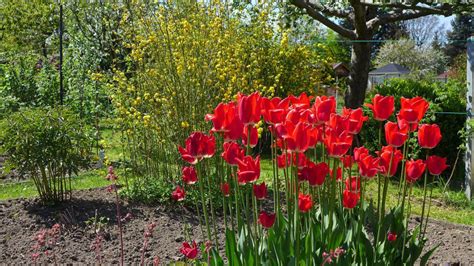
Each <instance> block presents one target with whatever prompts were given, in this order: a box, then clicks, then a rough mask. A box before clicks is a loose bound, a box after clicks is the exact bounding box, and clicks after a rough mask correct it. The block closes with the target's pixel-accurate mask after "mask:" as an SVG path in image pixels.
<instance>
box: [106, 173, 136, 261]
mask: <svg viewBox="0 0 474 266" xmlns="http://www.w3.org/2000/svg"><path fill="white" fill-rule="evenodd" d="M106 178H107V180H109V181H110V182H112V184H111V185H110V186H109V187H108V191H109V192H113V193H114V194H115V205H116V207H117V224H118V229H119V237H120V265H123V259H124V253H123V229H122V215H121V214H120V198H119V195H118V188H117V179H118V176H117V175H116V174H115V172H114V168H113V167H112V166H109V172H108V174H107V176H106ZM129 218H131V214H130V213H127V215H126V216H125V217H124V219H125V220H126V219H129Z"/></svg>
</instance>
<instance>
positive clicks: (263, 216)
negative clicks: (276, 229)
mask: <svg viewBox="0 0 474 266" xmlns="http://www.w3.org/2000/svg"><path fill="white" fill-rule="evenodd" d="M275 218H276V215H275V213H266V212H264V211H261V212H260V215H259V216H258V222H259V223H260V224H261V225H262V226H263V227H264V228H266V229H269V228H271V227H272V226H273V224H274V223H275Z"/></svg>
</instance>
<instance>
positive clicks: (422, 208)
mask: <svg viewBox="0 0 474 266" xmlns="http://www.w3.org/2000/svg"><path fill="white" fill-rule="evenodd" d="M429 153H430V150H427V151H426V159H425V162H426V161H427V160H428V156H429ZM427 184H428V169H425V178H424V182H423V205H422V207H421V221H420V230H421V229H423V222H425V206H426V193H427V189H426V187H427ZM422 237H423V235H422V234H421V233H420V239H421V238H422Z"/></svg>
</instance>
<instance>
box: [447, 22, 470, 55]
mask: <svg viewBox="0 0 474 266" xmlns="http://www.w3.org/2000/svg"><path fill="white" fill-rule="evenodd" d="M451 25H452V28H453V29H452V30H451V31H449V32H448V41H447V45H446V49H445V52H446V55H447V56H448V57H449V63H450V64H451V63H453V62H454V59H455V58H456V57H457V56H458V55H459V54H461V53H464V52H465V51H466V40H467V38H469V37H470V36H471V34H473V33H474V15H457V16H456V18H455V19H454V20H453V21H452V22H451Z"/></svg>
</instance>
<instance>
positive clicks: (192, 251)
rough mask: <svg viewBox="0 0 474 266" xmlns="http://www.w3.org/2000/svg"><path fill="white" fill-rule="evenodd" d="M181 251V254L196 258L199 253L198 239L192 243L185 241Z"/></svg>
mask: <svg viewBox="0 0 474 266" xmlns="http://www.w3.org/2000/svg"><path fill="white" fill-rule="evenodd" d="M179 251H180V252H181V254H183V255H184V256H186V258H188V259H191V260H193V259H195V258H196V257H197V255H198V253H199V249H198V246H197V244H196V241H193V243H192V244H191V245H190V244H189V243H188V242H183V246H182V247H181V249H180V250H179Z"/></svg>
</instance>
